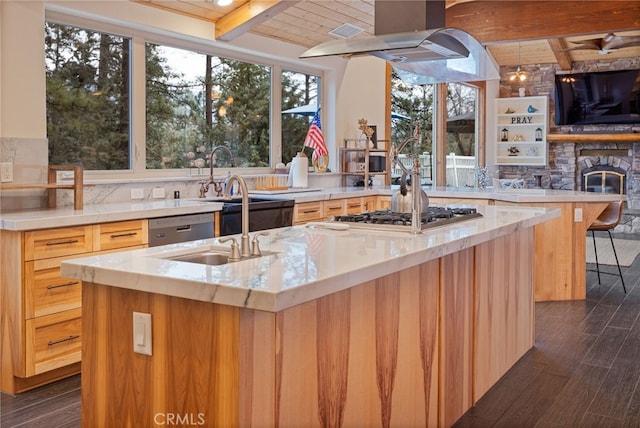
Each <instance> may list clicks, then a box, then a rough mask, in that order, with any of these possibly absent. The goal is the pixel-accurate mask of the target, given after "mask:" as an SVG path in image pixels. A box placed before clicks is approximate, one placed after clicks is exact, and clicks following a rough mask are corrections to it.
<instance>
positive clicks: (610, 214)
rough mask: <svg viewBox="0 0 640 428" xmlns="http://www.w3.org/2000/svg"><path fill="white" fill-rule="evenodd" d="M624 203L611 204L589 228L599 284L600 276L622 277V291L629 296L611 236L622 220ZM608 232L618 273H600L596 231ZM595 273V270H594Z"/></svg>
mask: <svg viewBox="0 0 640 428" xmlns="http://www.w3.org/2000/svg"><path fill="white" fill-rule="evenodd" d="M622 203H623V202H622V201H616V202H611V203H610V204H609V205H608V206H607V208H605V210H604V211H603V212H602V213H601V214H600V215H599V216H598V218H597V219H596V220H595V221H594V222H593V224H592V225H591V226H589V229H587V230H589V231H591V236H592V238H593V251H594V253H595V256H596V270H595V272H598V284H600V274H601V273H604V274H608V275H615V276H619V277H620V281H622V289H623V290H624V293H625V294H627V287H625V285H624V278H623V277H622V270H621V269H620V262H618V254H617V253H616V246H615V245H614V244H613V237H612V236H611V229H614V228H615V227H616V226H617V225H618V223H620V220H621V219H622ZM602 230H606V231H607V233H608V234H609V240H610V241H611V248H612V249H613V255H614V256H615V258H616V265H617V266H618V273H613V272H604V271H602V272H601V271H600V264H599V263H598V249H597V248H596V234H595V232H596V231H602ZM592 271H593V270H592Z"/></svg>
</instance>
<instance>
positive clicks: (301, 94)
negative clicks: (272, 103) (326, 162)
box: [282, 70, 321, 164]
mask: <svg viewBox="0 0 640 428" xmlns="http://www.w3.org/2000/svg"><path fill="white" fill-rule="evenodd" d="M319 86H320V77H319V76H313V75H310V74H305V73H298V72H295V71H286V70H285V71H283V72H282V107H283V110H282V162H284V163H285V164H286V163H288V162H291V160H292V159H293V158H294V157H295V156H296V154H297V153H298V152H300V151H302V150H303V149H304V152H305V154H306V155H307V157H308V158H309V160H311V155H312V153H313V150H311V149H310V148H308V147H306V148H303V146H302V144H303V143H304V139H305V137H306V135H307V131H308V129H309V123H310V120H311V119H312V118H313V115H314V114H315V113H316V111H317V109H318V106H319V105H321V104H320V103H319V102H318V94H319ZM291 110H293V112H290V111H291ZM288 111H289V112H288Z"/></svg>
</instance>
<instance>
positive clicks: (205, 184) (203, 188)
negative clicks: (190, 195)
mask: <svg viewBox="0 0 640 428" xmlns="http://www.w3.org/2000/svg"><path fill="white" fill-rule="evenodd" d="M218 150H226V151H227V153H229V157H230V158H231V167H232V168H233V167H234V166H235V159H234V158H233V153H231V150H230V149H229V147H227V146H215V147H214V148H213V150H212V151H211V154H210V155H209V178H208V179H207V180H206V181H201V182H200V197H201V198H204V197H205V196H206V195H207V192H208V191H209V185H210V184H213V185H214V186H215V187H214V188H215V190H216V192H217V194H218V196H220V194H221V190H222V187H221V186H220V183H218V182H217V181H215V180H214V178H213V163H214V162H213V161H214V159H213V157H214V155H215V154H216V152H217V151H218Z"/></svg>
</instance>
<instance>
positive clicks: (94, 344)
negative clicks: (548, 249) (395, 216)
mask: <svg viewBox="0 0 640 428" xmlns="http://www.w3.org/2000/svg"><path fill="white" fill-rule="evenodd" d="M478 209H479V211H480V212H482V214H483V217H482V218H478V219H473V220H469V221H466V222H462V223H457V224H454V225H449V226H442V227H440V228H434V229H430V230H429V231H428V232H426V233H424V234H422V235H417V236H413V235H410V234H408V233H407V232H388V231H375V230H356V229H348V230H330V229H324V228H321V227H318V226H313V227H305V226H295V227H290V228H282V229H275V230H272V231H270V235H269V236H267V237H261V245H262V250H263V252H264V254H265V255H263V256H262V257H256V258H251V259H246V260H242V261H239V262H235V263H227V264H223V265H219V266H210V265H202V264H194V263H187V262H181V261H176V260H172V259H171V258H173V257H176V256H179V255H181V254H186V253H193V252H196V251H201V250H206V249H208V248H210V247H214V248H218V247H219V246H220V245H222V243H221V242H219V240H217V239H211V240H202V241H194V242H190V243H183V244H174V245H168V246H164V247H156V248H149V249H143V250H134V251H127V252H121V253H115V254H109V255H102V256H94V257H88V258H82V259H73V260H67V261H64V262H63V263H62V273H63V275H65V276H68V277H73V278H77V279H81V280H82V281H83V290H82V299H83V300H82V334H83V337H84V340H83V344H82V361H83V363H82V364H83V367H82V369H83V376H82V425H83V426H84V427H93V426H152V425H165V424H166V423H167V421H169V420H171V421H174V422H175V421H176V420H180V421H182V422H181V424H182V425H187V423H186V422H189V423H192V424H198V423H200V424H201V425H205V426H242V427H245V426H278V425H280V426H333V427H337V426H389V425H391V426H450V425H451V424H453V423H454V422H455V421H456V420H457V419H458V418H459V417H460V416H461V415H462V414H463V413H464V412H465V411H466V410H467V409H469V408H470V407H471V406H472V405H473V404H474V403H475V402H476V401H477V400H478V399H479V398H480V397H481V396H482V395H483V394H484V393H485V392H486V391H487V390H488V389H489V388H490V387H491V385H493V384H494V383H495V382H496V381H497V380H498V379H499V378H500V377H501V376H502V375H503V374H504V373H505V372H506V371H507V370H508V369H509V368H510V367H511V366H512V365H513V364H514V363H515V362H516V361H517V360H518V359H519V358H520V357H521V356H522V355H523V354H524V353H525V352H526V351H527V350H528V349H530V348H531V347H532V346H533V340H534V311H533V267H534V262H533V261H534V229H533V228H534V227H535V226H536V225H538V224H541V223H542V222H545V221H548V220H552V219H553V218H555V217H557V216H558V215H559V211H558V210H546V209H539V208H520V207H493V206H484V207H483V206H479V207H478ZM225 244H226V245H228V243H225ZM133 312H141V313H148V314H151V319H152V333H151V339H152V341H153V344H152V351H153V352H152V355H150V356H149V355H144V354H138V353H134V352H133V348H134V337H133V317H132V314H133ZM137 339H139V340H141V341H142V342H144V341H145V340H147V339H148V338H146V337H143V338H137Z"/></svg>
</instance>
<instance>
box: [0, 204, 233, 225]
mask: <svg viewBox="0 0 640 428" xmlns="http://www.w3.org/2000/svg"><path fill="white" fill-rule="evenodd" d="M221 209H222V203H221V202H204V201H194V200H183V199H172V200H170V199H166V200H160V201H140V202H124V203H117V204H100V205H85V206H84V208H83V209H82V210H74V209H73V207H60V208H49V209H42V210H28V211H19V212H3V213H2V214H1V215H0V229H3V230H14V231H20V230H35V229H48V228H53V227H65V226H78V225H85V224H95V223H105V222H113V221H123V220H135V219H144V218H146V219H148V218H155V217H166V216H174V215H182V214H196V213H210V212H215V211H220V210H221Z"/></svg>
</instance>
